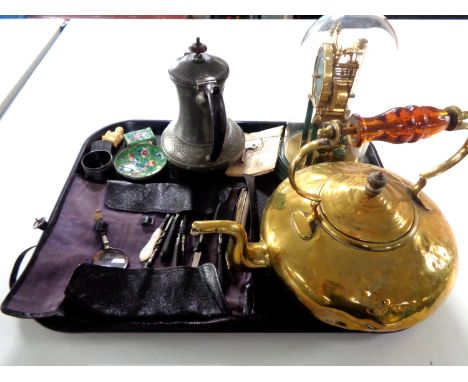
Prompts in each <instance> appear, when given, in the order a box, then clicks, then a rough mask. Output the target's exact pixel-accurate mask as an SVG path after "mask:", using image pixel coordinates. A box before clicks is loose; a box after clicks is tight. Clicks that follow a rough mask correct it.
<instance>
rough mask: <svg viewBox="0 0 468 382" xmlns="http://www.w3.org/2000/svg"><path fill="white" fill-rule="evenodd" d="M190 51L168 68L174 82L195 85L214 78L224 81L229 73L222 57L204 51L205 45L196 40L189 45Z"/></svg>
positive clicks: (217, 80) (198, 39)
mask: <svg viewBox="0 0 468 382" xmlns="http://www.w3.org/2000/svg"><path fill="white" fill-rule="evenodd" d="M189 49H190V52H189V53H186V54H185V55H184V56H183V57H180V58H178V59H177V61H176V62H175V63H174V64H173V65H172V66H171V67H170V68H169V75H170V77H171V79H172V81H174V82H175V83H176V84H180V85H186V86H197V84H198V83H199V82H201V81H207V80H215V81H216V82H218V83H219V82H224V81H225V80H226V78H227V77H228V75H229V65H228V64H227V62H226V61H224V60H223V59H222V58H219V57H216V56H212V55H210V54H208V53H205V52H206V50H207V47H206V45H205V44H203V43H201V42H200V38H199V37H197V41H196V42H195V43H193V44H192V45H191V46H190V47H189Z"/></svg>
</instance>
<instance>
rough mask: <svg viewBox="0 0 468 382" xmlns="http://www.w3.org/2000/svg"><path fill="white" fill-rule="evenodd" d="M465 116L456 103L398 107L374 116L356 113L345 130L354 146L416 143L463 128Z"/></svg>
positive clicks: (350, 118)
mask: <svg viewBox="0 0 468 382" xmlns="http://www.w3.org/2000/svg"><path fill="white" fill-rule="evenodd" d="M463 117H464V113H463V112H462V111H461V110H460V109H459V108H458V107H456V106H450V107H447V108H445V109H443V110H442V109H437V108H435V107H431V106H422V107H420V106H407V107H396V108H393V109H390V110H388V111H386V112H385V113H382V114H379V115H376V116H375V117H370V118H363V117H361V116H360V115H358V114H353V115H351V116H350V117H349V119H348V122H347V126H346V127H345V129H344V131H343V133H344V134H345V135H347V136H348V142H349V143H350V144H351V146H354V147H359V146H361V145H362V144H363V143H367V142H371V141H384V142H390V143H412V142H417V141H419V140H420V139H424V138H429V137H431V136H433V135H435V134H437V133H440V132H441V131H444V130H448V131H451V130H457V129H459V128H461V127H462V124H461V123H460V121H462V120H463V119H464V118H463Z"/></svg>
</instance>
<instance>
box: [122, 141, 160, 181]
mask: <svg viewBox="0 0 468 382" xmlns="http://www.w3.org/2000/svg"><path fill="white" fill-rule="evenodd" d="M166 163H167V159H166V157H165V156H164V154H163V153H162V151H161V149H160V148H159V147H158V146H155V145H152V144H149V143H140V144H136V145H131V146H128V147H127V148H126V149H124V150H122V151H121V152H120V153H119V154H118V155H117V156H116V157H115V161H114V167H115V170H116V171H117V172H118V173H119V174H120V175H122V176H123V177H125V178H128V179H138V180H139V179H146V178H149V177H151V176H153V175H155V174H157V173H158V172H159V171H161V170H162V169H163V168H164V166H165V165H166Z"/></svg>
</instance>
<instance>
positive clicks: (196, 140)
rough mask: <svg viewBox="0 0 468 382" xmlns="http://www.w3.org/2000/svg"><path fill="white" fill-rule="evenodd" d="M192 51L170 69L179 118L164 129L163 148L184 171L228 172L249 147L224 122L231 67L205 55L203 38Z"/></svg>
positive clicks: (238, 130) (233, 125)
mask: <svg viewBox="0 0 468 382" xmlns="http://www.w3.org/2000/svg"><path fill="white" fill-rule="evenodd" d="M189 49H190V53H187V54H185V55H184V56H183V57H181V58H179V59H178V60H177V61H176V63H175V64H174V65H173V66H171V67H170V68H169V75H170V77H171V80H172V81H173V82H174V83H175V85H176V87H177V94H178V97H179V116H178V119H177V120H176V121H172V122H171V123H170V124H169V125H168V126H167V127H166V129H165V130H164V132H163V134H162V137H161V147H162V149H163V151H164V154H165V155H166V157H167V158H168V160H169V162H171V163H172V164H174V165H175V166H177V167H180V168H183V169H185V170H190V171H210V170H217V169H221V168H225V167H227V166H229V164H231V163H233V162H234V161H236V160H237V159H238V158H239V157H240V156H241V155H242V152H243V150H244V142H245V140H244V134H243V132H242V130H241V128H240V127H239V126H238V125H237V123H236V122H234V121H232V120H230V119H228V118H227V117H226V110H225V106H224V100H223V88H224V82H225V81H226V79H227V77H228V75H229V66H228V64H227V63H226V61H224V60H223V59H221V58H219V57H216V56H212V55H209V54H207V53H205V52H206V50H207V47H206V45H204V44H202V43H201V42H200V39H199V38H197V41H196V42H195V43H194V44H192V45H191V46H190V48H189Z"/></svg>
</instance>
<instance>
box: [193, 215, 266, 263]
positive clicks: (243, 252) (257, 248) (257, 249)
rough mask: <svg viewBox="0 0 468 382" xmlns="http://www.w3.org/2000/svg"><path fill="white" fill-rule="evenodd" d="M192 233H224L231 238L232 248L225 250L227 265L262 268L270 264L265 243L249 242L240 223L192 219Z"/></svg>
mask: <svg viewBox="0 0 468 382" xmlns="http://www.w3.org/2000/svg"><path fill="white" fill-rule="evenodd" d="M190 233H191V234H192V235H201V234H208V233H214V234H226V235H229V236H231V237H232V238H233V241H234V245H233V248H232V250H229V249H228V251H227V256H226V260H227V264H228V266H229V267H245V268H264V267H268V266H269V265H270V259H269V256H268V252H267V247H266V245H265V243H264V242H263V241H262V240H260V241H259V242H258V243H249V242H248V238H247V233H246V232H245V229H244V227H242V225H241V224H239V223H236V222H234V221H231V220H211V221H194V222H193V223H192V230H191V232H190Z"/></svg>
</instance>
